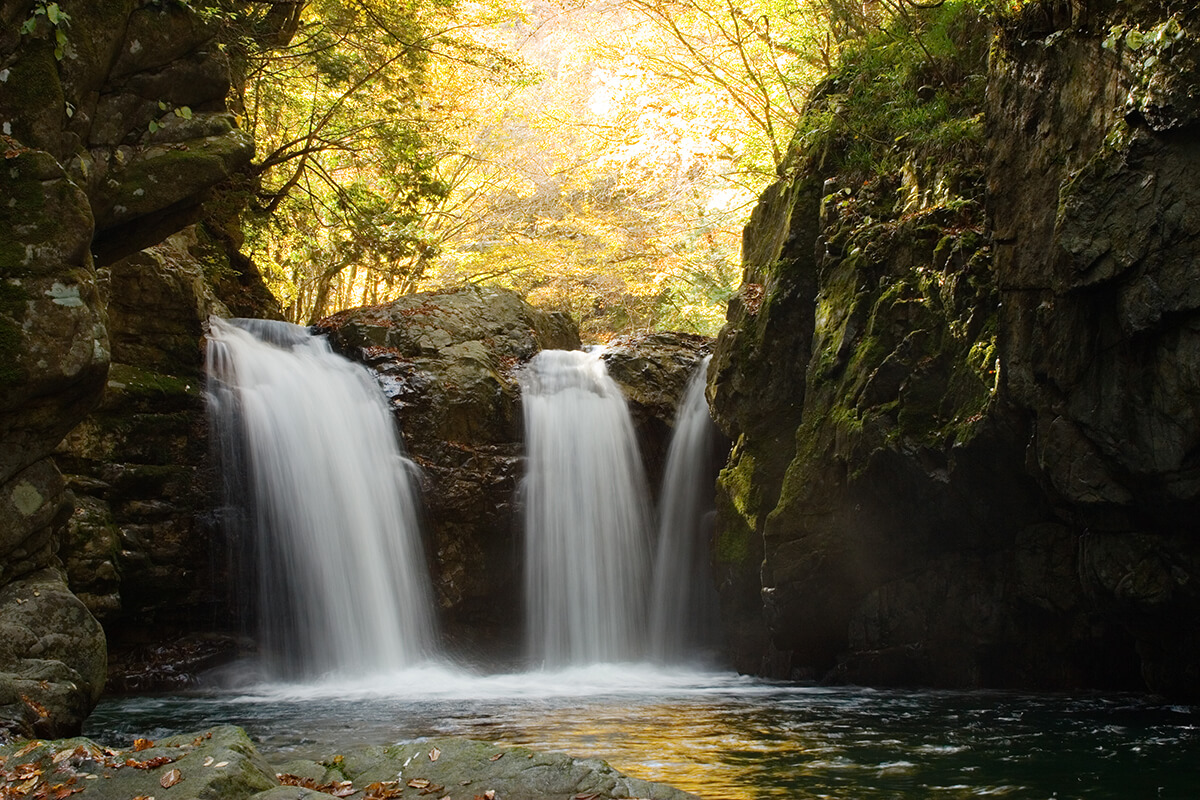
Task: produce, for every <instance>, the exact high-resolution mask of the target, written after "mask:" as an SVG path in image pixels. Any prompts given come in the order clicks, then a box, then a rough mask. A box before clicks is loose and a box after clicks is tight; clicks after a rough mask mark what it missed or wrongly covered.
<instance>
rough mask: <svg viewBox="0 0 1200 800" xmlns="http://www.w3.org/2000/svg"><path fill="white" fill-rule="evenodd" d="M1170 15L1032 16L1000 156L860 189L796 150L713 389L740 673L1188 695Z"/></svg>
mask: <svg viewBox="0 0 1200 800" xmlns="http://www.w3.org/2000/svg"><path fill="white" fill-rule="evenodd" d="M1169 6H1170V4H1159V3H1138V4H1104V3H1098V4H1089V7H1088V9H1086V10H1084V9H1082V8H1081V7H1079V6H1077V5H1067V4H1040V5H1038V7H1036V8H1034V7H1033V6H1030V7H1028V8H1026V10H1025V14H1024V16H1023V17H1022V18H1020V19H1018V20H1017V21H1015V22H1013V23H1010V24H1009V25H1008V26H1007V27H1006V28H1005V29H1004V30H1003V31H996V33H998V34H999V37H1000V38H999V39H998V42H997V44H996V46H995V47H994V48H993V50H992V52H991V55H990V60H989V66H988V68H987V70H986V71H987V95H986V101H984V103H983V104H982V107H981V108H978V109H976V111H978V112H982V114H983V116H982V117H981V119H982V120H983V122H982V124H983V125H984V126H985V131H986V136H985V137H984V141H983V143H982V144H981V146H979V147H978V148H977V149H976V150H974V151H971V150H970V149H967V150H964V149H963V147H961V146H960V147H959V148H958V149H957V150H953V151H951V150H948V151H946V152H944V153H942V154H940V155H939V154H937V153H934V154H933V157H932V158H930V157H928V156H930V154H929V153H924V154H915V153H914V155H913V157H912V158H910V159H909V161H908V163H907V164H906V165H905V167H904V169H902V170H899V171H898V172H897V173H894V174H887V175H869V176H866V180H865V181H864V176H863V175H861V174H860V173H856V172H855V171H854V170H853V169H850V168H843V167H842V166H841V165H840V164H839V163H838V156H837V154H836V151H831V150H823V151H820V152H812V151H808V152H804V151H798V152H797V154H796V156H795V157H794V159H793V162H792V163H791V164H790V165H788V167H787V169H786V171H785V174H784V177H783V179H782V180H781V181H780V182H779V183H777V184H776V185H774V186H772V187H771V188H769V189H768V190H767V192H766V193H765V194H764V195H763V197H762V200H761V202H760V205H759V208H758V209H757V210H756V212H755V215H754V218H753V220H752V222H751V224H750V225H749V226H748V228H747V230H746V245H745V254H746V265H747V266H746V276H745V283H744V284H743V287H742V289H741V290H740V292H739V295H738V297H737V298H735V300H734V302H733V303H731V305H730V311H729V318H728V319H729V322H728V324H727V326H726V328H725V329H724V330H723V331H722V333H721V336H720V338H719V341H718V345H717V348H716V353H715V355H714V361H713V367H712V370H711V372H710V387H709V388H710V395H711V399H712V403H713V407H714V409H715V410H716V412H717V415H718V421H719V422H720V423H721V424H722V426H723V427H724V428H725V430H726V431H727V432H728V433H729V434H731V435H732V436H734V437H735V445H734V450H733V454H732V456H731V458H730V461H729V463H728V464H727V466H726V469H725V470H724V472H723V473H722V476H721V479H720V488H719V529H718V534H717V547H716V550H715V558H716V561H717V565H718V569H719V571H720V573H721V575H722V576H723V584H722V585H723V587H724V599H725V604H724V605H725V610H726V613H727V614H730V615H732V616H734V617H735V618H741V619H743V620H744V625H742V626H741V631H742V633H741V635H740V637H739V638H737V639H735V640H734V641H733V642H731V646H732V647H733V648H734V649H735V651H737V652H739V653H741V654H742V655H743V658H742V661H741V664H742V666H743V667H744V668H747V669H751V670H756V671H767V672H774V673H777V674H784V675H788V674H791V675H797V676H807V677H821V676H828V677H829V678H831V679H834V680H846V681H856V682H863V683H875V684H925V685H938V686H1014V687H1015V686H1020V687H1043V688H1060V687H1077V686H1088V687H1105V686H1107V687H1137V686H1148V687H1149V688H1151V689H1153V690H1156V691H1161V692H1164V693H1168V694H1171V695H1174V696H1179V697H1194V696H1195V694H1196V687H1197V686H1198V685H1200V684H1198V683H1197V681H1196V676H1197V670H1198V669H1200V650H1198V649H1197V628H1196V626H1195V624H1194V619H1195V616H1196V610H1197V606H1196V601H1197V597H1196V591H1195V588H1194V587H1195V586H1196V585H1197V584H1196V579H1197V577H1200V576H1198V575H1197V567H1198V562H1197V558H1198V557H1200V543H1198V542H1197V540H1196V539H1195V537H1194V536H1193V535H1192V534H1193V531H1192V528H1193V527H1194V524H1193V523H1192V522H1191V520H1194V518H1195V515H1196V512H1197V510H1198V508H1197V506H1198V502H1200V500H1198V498H1200V483H1198V482H1197V474H1198V473H1197V462H1196V458H1197V445H1198V444H1200V427H1198V425H1197V416H1196V411H1195V409H1196V408H1197V407H1200V406H1198V405H1197V403H1198V402H1200V385H1198V383H1197V378H1196V376H1197V374H1200V350H1198V349H1197V348H1196V333H1197V319H1198V317H1197V302H1196V301H1197V294H1196V286H1197V280H1196V279H1197V269H1198V266H1197V264H1200V261H1198V260H1197V258H1196V255H1197V254H1196V252H1195V250H1196V242H1197V241H1200V238H1198V234H1200V217H1198V216H1197V215H1196V213H1195V212H1194V208H1195V207H1196V203H1195V199H1196V198H1194V197H1193V194H1194V192H1195V187H1196V186H1197V178H1198V177H1200V176H1198V174H1197V171H1198V170H1200V149H1198V148H1197V145H1196V142H1197V141H1200V140H1197V138H1196V133H1197V131H1198V130H1200V117H1198V116H1197V99H1196V98H1197V97H1200V72H1198V71H1197V63H1198V60H1197V42H1200V27H1198V22H1200V21H1198V20H1197V13H1196V11H1195V10H1194V9H1190V8H1189V9H1180V8H1178V7H1176V8H1169ZM1172 12H1175V15H1174V20H1175V21H1174V22H1169V20H1170V19H1171V14H1172ZM1113 25H1117V26H1118V27H1117V28H1113V27H1112V26H1113ZM1121 25H1124V26H1125V27H1120V26H1121ZM1139 26H1140V28H1139V32H1138V33H1137V34H1136V36H1137V37H1141V36H1142V35H1145V37H1146V39H1147V40H1149V39H1150V38H1152V37H1156V36H1157V39H1156V41H1157V42H1158V44H1156V45H1154V46H1142V45H1141V44H1140V43H1138V44H1137V46H1132V45H1131V44H1130V42H1132V41H1133V40H1132V39H1129V38H1128V34H1129V32H1130V31H1132V30H1134V29H1135V28H1138V27H1139ZM967 41H969V40H963V42H960V43H959V47H960V52H961V53H964V54H966V53H969V52H970V51H969V48H968V47H967V45H966V42H967ZM974 41H980V42H982V41H986V37H976V38H975V39H974ZM980 63H981V62H980ZM975 69H976V67H973V66H971V65H970V64H969V63H968V65H967V66H966V67H964V69H963V72H964V73H966V74H967V75H968V76H969V75H970V74H971V72H973V71H974V70H975ZM966 80H970V78H969V77H967V78H966ZM837 90H838V87H836V86H832V87H831V86H829V85H827V86H826V87H824V89H823V91H827V92H828V91H837ZM816 102H818V103H819V102H821V97H820V95H818V97H817V98H816ZM756 624H758V625H760V626H761V627H760V628H759V629H758V630H759V631H760V633H758V634H756V633H755V625H756Z"/></svg>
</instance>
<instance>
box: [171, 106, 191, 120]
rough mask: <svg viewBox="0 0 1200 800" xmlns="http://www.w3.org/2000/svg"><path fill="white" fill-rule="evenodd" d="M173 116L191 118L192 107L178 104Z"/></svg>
mask: <svg viewBox="0 0 1200 800" xmlns="http://www.w3.org/2000/svg"><path fill="white" fill-rule="evenodd" d="M175 116H177V117H182V118H183V119H191V118H192V109H191V108H189V107H188V106H180V107H179V108H177V109H175Z"/></svg>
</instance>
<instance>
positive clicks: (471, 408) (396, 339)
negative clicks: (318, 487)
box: [317, 287, 579, 654]
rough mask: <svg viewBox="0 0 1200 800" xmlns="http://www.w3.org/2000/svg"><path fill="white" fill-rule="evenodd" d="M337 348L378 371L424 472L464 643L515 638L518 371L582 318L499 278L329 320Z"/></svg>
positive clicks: (456, 632) (573, 333)
mask: <svg viewBox="0 0 1200 800" xmlns="http://www.w3.org/2000/svg"><path fill="white" fill-rule="evenodd" d="M317 330H319V331H324V332H326V333H327V334H328V335H329V338H330V341H331V343H332V344H333V346H334V348H335V349H337V350H338V351H340V352H342V353H343V354H345V355H347V356H349V357H350V358H353V359H356V360H360V361H362V362H363V363H365V364H366V365H367V366H368V367H370V368H371V369H372V370H373V371H374V372H375V374H376V377H377V378H378V380H379V382H380V384H381V386H382V387H383V391H384V394H385V395H386V396H387V397H388V400H389V402H390V404H391V407H392V409H393V411H394V413H395V415H396V420H397V422H398V423H399V426H400V429H401V431H402V433H403V437H404V442H405V445H406V447H407V448H408V452H409V455H410V456H411V457H412V458H413V460H414V461H416V463H417V464H419V465H420V467H421V470H422V473H423V476H422V477H423V483H424V487H423V488H424V496H425V500H426V503H427V504H428V512H429V528H430V531H431V537H432V541H431V542H430V543H429V546H428V547H427V551H428V552H429V554H430V556H431V560H432V561H433V564H434V578H435V580H434V583H435V587H436V590H437V593H438V601H439V604H440V606H441V607H442V609H443V611H444V612H445V614H446V616H447V621H448V622H449V627H450V633H451V636H452V638H455V639H457V640H458V642H459V644H460V646H462V647H465V648H468V649H475V648H477V647H484V648H485V649H487V650H489V651H490V652H491V653H493V654H494V653H496V652H497V650H498V648H499V649H501V650H503V649H504V648H506V647H507V648H512V647H515V644H514V643H515V642H518V641H519V640H520V635H519V633H518V631H517V626H518V624H519V619H520V613H519V610H518V609H519V604H520V594H521V575H520V567H519V563H518V560H517V555H518V554H517V550H518V547H517V545H516V538H515V537H516V534H517V521H516V509H515V507H514V501H515V496H516V492H517V484H518V482H519V481H520V478H521V463H522V462H521V455H522V434H521V408H520V387H519V385H518V383H517V378H516V371H517V370H518V369H519V368H520V366H521V365H522V364H524V363H525V362H527V361H528V360H529V359H530V358H532V357H533V356H534V355H535V354H536V353H538V352H539V351H540V350H542V349H577V348H578V347H579V334H578V329H577V328H576V327H575V326H574V324H573V323H572V322H571V321H570V320H569V319H568V318H567V317H566V316H565V315H562V314H549V313H546V312H544V311H540V310H538V309H535V308H533V307H532V306H530V305H528V304H527V303H525V301H524V300H522V299H521V298H520V297H519V296H518V295H517V294H515V293H513V292H509V291H505V290H500V289H490V288H479V287H470V288H466V289H462V290H460V291H457V292H448V293H441V294H430V293H425V294H416V295H409V296H406V297H402V298H400V299H398V300H396V301H395V302H393V303H390V304H387V305H382V306H371V307H367V308H360V309H353V310H350V311H344V312H342V313H340V314H335V315H334V316H332V317H329V318H328V319H325V320H322V321H321V322H320V323H318V325H317Z"/></svg>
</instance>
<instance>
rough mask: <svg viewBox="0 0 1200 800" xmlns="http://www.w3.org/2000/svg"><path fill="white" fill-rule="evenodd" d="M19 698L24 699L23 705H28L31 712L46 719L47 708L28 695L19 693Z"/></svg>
mask: <svg viewBox="0 0 1200 800" xmlns="http://www.w3.org/2000/svg"><path fill="white" fill-rule="evenodd" d="M21 700H22V701H24V703H25V705H27V706H29V709H30V710H31V711H33V713H35V714H37V715H38V716H39V717H41V718H42V719H46V718H47V717H49V716H50V710H49V709H47V708H46V707H45V706H44V705H42V704H41V703H39V702H38V701H37V700H34V699H33V698H31V697H29V696H28V695H24V694H23V695H21Z"/></svg>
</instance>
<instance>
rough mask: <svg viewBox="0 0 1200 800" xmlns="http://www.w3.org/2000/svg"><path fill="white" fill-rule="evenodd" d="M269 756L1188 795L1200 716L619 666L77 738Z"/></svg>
mask: <svg viewBox="0 0 1200 800" xmlns="http://www.w3.org/2000/svg"><path fill="white" fill-rule="evenodd" d="M225 723H232V724H236V725H241V726H243V727H245V728H246V729H247V730H248V731H249V732H250V735H251V736H252V737H253V738H254V739H255V740H256V741H257V742H258V743H259V746H260V749H261V750H262V752H263V753H264V755H266V756H267V758H268V759H270V760H272V761H275V762H277V763H278V762H282V761H286V760H288V759H290V758H297V757H309V758H311V757H328V756H330V755H333V754H336V753H337V752H338V751H339V750H342V749H345V748H347V747H349V746H352V745H354V744H360V743H362V744H387V743H392V742H396V741H401V740H405V739H412V738H417V737H420V736H430V735H441V734H453V735H462V736H470V737H474V738H479V739H488V740H492V741H497V742H502V743H507V744H524V745H530V746H533V747H537V748H541V749H547V750H561V751H566V752H570V753H572V754H575V755H580V756H595V757H599V758H603V759H605V760H607V761H608V762H609V763H611V764H612V765H613V766H615V767H617V768H618V769H621V770H623V771H625V772H628V773H630V774H632V775H636V776H638V777H641V778H647V779H650V780H658V781H664V782H667V783H671V784H674V785H676V786H679V787H680V788H683V789H686V790H688V791H691V792H695V793H696V794H699V795H701V796H702V797H705V798H711V799H713V800H742V799H743V798H745V799H746V800H749V799H750V798H817V797H834V798H927V797H937V798H963V797H979V796H985V795H986V796H991V795H995V796H1001V797H1006V798H1049V797H1060V798H1068V797H1087V798H1114V800H1115V799H1117V798H1120V799H1121V800H1129V799H1131V798H1160V797H1162V798H1195V797H1200V727H1197V725H1198V723H1200V714H1198V713H1197V710H1196V709H1193V708H1191V707H1182V706H1169V705H1164V704H1156V703H1153V702H1150V701H1147V700H1145V699H1142V698H1138V697H1132V696H1111V695H1110V696H1099V695H1097V696H1064V695H1018V694H1010V693H995V692H988V693H980V692H973V693H966V692H927V691H924V692H922V691H879V690H868V689H858V688H833V689H830V688H814V687H801V686H794V685H788V684H771V683H764V682H761V681H753V680H750V679H746V678H741V677H738V676H734V675H731V674H724V673H685V672H667V671H659V670H652V669H650V668H648V667H641V666H632V665H627V666H624V667H620V666H617V667H614V666H612V665H608V666H606V667H601V668H587V669H579V670H568V671H564V672H556V673H522V674H515V675H498V676H485V677H480V676H472V675H469V674H466V673H463V672H460V671H455V670H449V669H440V668H426V669H414V670H408V671H405V672H403V673H398V674H395V675H390V676H384V677H383V678H380V679H378V680H375V681H366V682H364V681H359V682H354V683H348V682H336V681H330V682H328V683H324V684H309V685H263V686H256V687H253V688H252V689H249V690H246V689H242V690H237V691H231V690H224V691H211V692H205V693H195V694H190V695H186V696H185V695H176V696H160V697H140V698H115V699H110V700H107V701H105V702H104V703H102V704H101V706H100V707H99V708H98V709H97V710H96V712H95V713H94V714H93V716H92V717H91V719H89V721H88V729H87V730H86V731H85V733H86V734H87V735H89V736H91V737H93V738H96V739H100V740H101V741H104V742H105V743H109V744H114V745H127V744H129V743H130V742H131V741H132V739H133V738H134V737H135V736H150V737H151V738H159V737H161V736H165V735H168V734H171V733H180V732H186V731H192V730H196V729H199V728H204V727H210V726H212V725H217V724H225Z"/></svg>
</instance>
